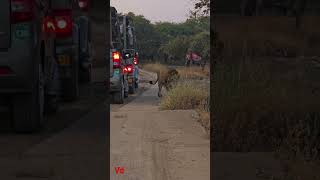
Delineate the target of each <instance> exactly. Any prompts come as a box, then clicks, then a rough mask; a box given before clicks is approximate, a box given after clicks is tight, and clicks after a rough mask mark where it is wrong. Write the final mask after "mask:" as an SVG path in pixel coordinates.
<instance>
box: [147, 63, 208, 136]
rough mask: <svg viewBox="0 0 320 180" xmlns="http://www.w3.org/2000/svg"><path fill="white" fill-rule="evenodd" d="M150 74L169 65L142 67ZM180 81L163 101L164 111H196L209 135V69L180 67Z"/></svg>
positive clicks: (154, 64) (161, 105)
mask: <svg viewBox="0 0 320 180" xmlns="http://www.w3.org/2000/svg"><path fill="white" fill-rule="evenodd" d="M142 68H143V69H144V70H147V71H150V72H157V71H158V70H160V69H161V68H167V65H164V64H161V63H150V64H145V65H143V67H142ZM177 71H178V72H179V75H180V79H179V81H178V82H177V83H176V85H175V86H174V87H173V89H171V90H170V91H168V92H166V93H165V94H164V97H162V99H161V103H160V108H161V109H162V110H189V109H195V110H196V111H197V112H198V114H199V118H198V120H199V122H200V123H201V125H202V126H203V127H204V128H205V129H206V130H207V132H208V133H209V130H210V110H209V97H210V89H209V88H210V77H209V75H210V70H209V67H207V66H206V67H205V68H204V69H202V68H201V67H178V68H177Z"/></svg>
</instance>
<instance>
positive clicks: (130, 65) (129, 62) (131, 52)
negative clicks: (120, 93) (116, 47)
mask: <svg viewBox="0 0 320 180" xmlns="http://www.w3.org/2000/svg"><path fill="white" fill-rule="evenodd" d="M119 19H120V21H121V25H120V31H121V37H122V42H123V45H124V48H123V60H124V62H125V69H124V72H125V78H126V79H127V81H128V86H129V93H130V94H134V93H135V92H136V89H137V88H138V84H139V67H138V53H137V52H136V50H135V49H136V36H135V30H134V27H133V23H132V21H131V19H130V18H129V17H128V16H120V17H119Z"/></svg>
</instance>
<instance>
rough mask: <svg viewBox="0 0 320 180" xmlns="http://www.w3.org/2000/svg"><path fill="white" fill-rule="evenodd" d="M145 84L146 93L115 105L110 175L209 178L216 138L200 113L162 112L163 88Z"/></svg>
mask: <svg viewBox="0 0 320 180" xmlns="http://www.w3.org/2000/svg"><path fill="white" fill-rule="evenodd" d="M144 73H145V74H148V73H147V72H144ZM145 77H146V76H145ZM150 77H151V76H150ZM153 78H154V77H153ZM145 82H147V78H146V79H145ZM141 84H142V86H144V87H145V89H147V90H146V91H144V92H143V93H142V94H141V95H139V96H137V97H136V98H135V99H134V100H132V101H131V102H129V103H128V104H126V105H124V106H117V105H112V106H111V123H110V126H111V128H110V129H111V132H110V134H111V139H110V146H111V155H110V158H111V161H110V173H111V178H110V179H112V180H195V179H197V180H209V179H210V139H209V137H208V136H207V135H206V134H205V131H204V130H203V129H202V127H201V126H200V125H199V123H198V122H197V121H196V119H194V118H193V115H194V113H195V112H194V111H191V110H190V111H189V110H187V111H160V110H159V105H158V104H159V98H158V97H157V86H151V85H148V84H147V83H141ZM117 167H121V168H122V167H123V169H124V171H123V173H120V172H118V174H117V173H116V168H117Z"/></svg>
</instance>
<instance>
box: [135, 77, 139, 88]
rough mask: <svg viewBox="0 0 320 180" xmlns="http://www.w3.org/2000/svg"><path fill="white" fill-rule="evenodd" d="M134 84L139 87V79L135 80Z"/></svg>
mask: <svg viewBox="0 0 320 180" xmlns="http://www.w3.org/2000/svg"><path fill="white" fill-rule="evenodd" d="M134 85H135V88H136V89H138V88H139V83H138V80H137V79H136V80H135V82H134Z"/></svg>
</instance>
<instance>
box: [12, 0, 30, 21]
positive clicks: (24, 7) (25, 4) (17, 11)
mask: <svg viewBox="0 0 320 180" xmlns="http://www.w3.org/2000/svg"><path fill="white" fill-rule="evenodd" d="M33 18H34V13H33V1H32V0H11V19H12V23H19V22H26V21H31V20H32V19H33Z"/></svg>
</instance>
